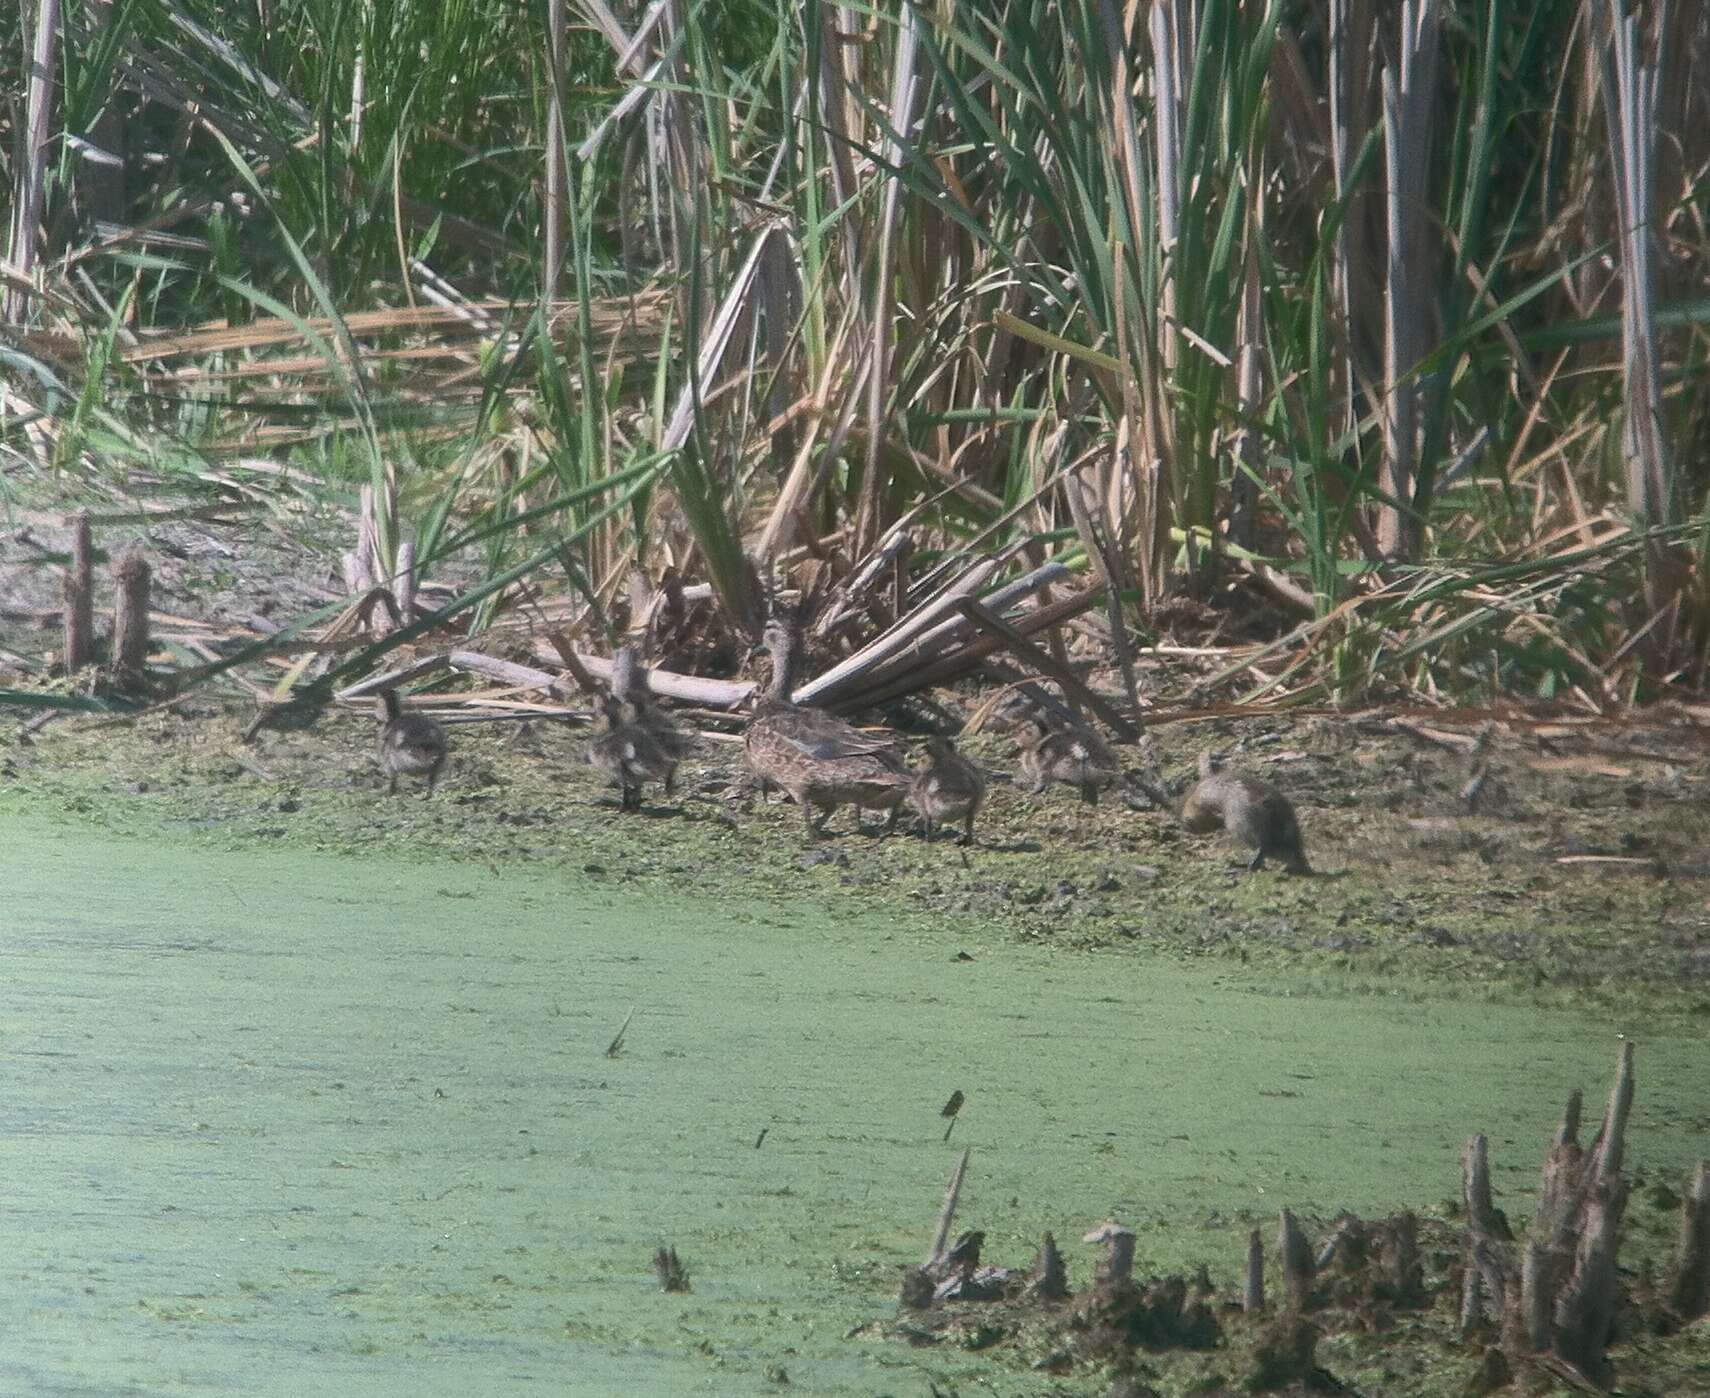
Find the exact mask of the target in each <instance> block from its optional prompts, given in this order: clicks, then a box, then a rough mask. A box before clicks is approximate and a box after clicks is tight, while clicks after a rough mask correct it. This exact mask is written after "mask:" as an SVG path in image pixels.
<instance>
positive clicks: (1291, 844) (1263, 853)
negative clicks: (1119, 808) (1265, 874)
mask: <svg viewBox="0 0 1710 1398" xmlns="http://www.w3.org/2000/svg"><path fill="white" fill-rule="evenodd" d="M1182 824H1183V825H1185V826H1186V827H1187V828H1188V829H1189V830H1191V831H1193V832H1194V833H1195V834H1196V835H1209V834H1210V833H1212V832H1213V831H1216V830H1223V831H1226V832H1228V833H1229V834H1231V835H1233V836H1234V837H1235V838H1236V839H1237V840H1239V841H1241V843H1242V844H1244V845H1248V846H1250V847H1251V848H1252V849H1253V851H1254V854H1253V858H1252V862H1251V863H1249V864H1248V865H1247V867H1248V868H1249V869H1263V868H1264V867H1265V860H1266V859H1267V858H1269V857H1270V856H1272V855H1274V856H1275V857H1276V858H1277V859H1279V860H1280V861H1282V866H1283V869H1284V870H1285V871H1286V872H1288V873H1290V874H1310V873H1311V872H1312V866H1311V865H1310V864H1308V863H1307V862H1306V848H1305V846H1304V845H1303V844H1302V843H1301V839H1300V820H1299V818H1298V817H1297V816H1296V815H1295V813H1294V807H1293V806H1292V805H1290V804H1289V799H1288V797H1286V796H1284V795H1283V794H1282V792H1280V791H1278V790H1277V789H1276V788H1275V787H1274V786H1272V785H1271V784H1270V783H1269V782H1265V781H1260V780H1259V779H1258V778H1257V777H1249V776H1246V775H1245V774H1243V773H1241V772H1225V771H1222V770H1220V768H1219V766H1218V762H1217V759H1216V758H1214V757H1213V756H1212V755H1211V754H1210V753H1209V752H1202V753H1201V754H1200V755H1199V780H1198V781H1197V782H1195V783H1194V785H1193V787H1192V788H1191V789H1190V790H1189V791H1188V794H1187V796H1186V798H1185V799H1184V800H1183V801H1182Z"/></svg>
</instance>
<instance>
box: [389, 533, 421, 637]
mask: <svg viewBox="0 0 1710 1398" xmlns="http://www.w3.org/2000/svg"><path fill="white" fill-rule="evenodd" d="M392 595H393V596H394V597H396V598H397V599H398V615H399V616H400V617H401V618H402V622H403V625H405V626H408V625H409V624H410V623H411V622H412V621H414V620H415V619H416V546H415V544H414V543H412V542H411V541H409V540H407V539H406V540H405V541H404V542H403V543H401V544H399V545H398V571H397V573H396V574H395V575H394V576H393V580H392Z"/></svg>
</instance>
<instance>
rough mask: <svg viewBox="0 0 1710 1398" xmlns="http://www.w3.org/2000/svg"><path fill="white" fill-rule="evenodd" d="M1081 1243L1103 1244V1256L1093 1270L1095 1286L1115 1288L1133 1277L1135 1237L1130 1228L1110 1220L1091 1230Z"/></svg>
mask: <svg viewBox="0 0 1710 1398" xmlns="http://www.w3.org/2000/svg"><path fill="white" fill-rule="evenodd" d="M1083 1241H1084V1242H1088V1243H1103V1244H1104V1256H1103V1257H1101V1258H1099V1260H1098V1266H1097V1267H1096V1268H1094V1270H1093V1281H1094V1282H1095V1283H1096V1284H1100V1285H1104V1286H1115V1285H1117V1284H1119V1283H1121V1282H1125V1281H1127V1280H1128V1279H1129V1278H1130V1277H1132V1276H1133V1275H1134V1243H1135V1236H1134V1230H1133V1229H1132V1228H1125V1227H1123V1226H1122V1224H1120V1223H1118V1222H1116V1221H1115V1220H1114V1219H1111V1220H1109V1221H1107V1222H1105V1223H1102V1224H1100V1225H1099V1226H1098V1227H1097V1228H1095V1229H1093V1231H1092V1232H1090V1233H1088V1234H1087V1235H1086V1237H1085V1238H1084V1239H1083Z"/></svg>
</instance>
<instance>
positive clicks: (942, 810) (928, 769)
mask: <svg viewBox="0 0 1710 1398" xmlns="http://www.w3.org/2000/svg"><path fill="white" fill-rule="evenodd" d="M926 754H927V763H926V766H925V767H923V768H921V770H920V772H919V774H918V775H917V776H916V777H915V779H914V785H913V786H912V787H910V788H909V794H908V799H909V804H910V805H911V806H913V807H914V808H915V810H917V811H919V812H920V816H921V819H922V820H923V821H925V823H926V838H927V839H928V840H930V839H931V838H932V831H933V827H934V826H935V825H937V824H938V823H939V822H940V821H946V820H953V819H955V818H956V817H957V816H961V817H962V820H963V825H962V843H963V844H965V845H971V844H973V843H974V817H975V816H977V815H978V814H979V813H980V807H981V805H982V804H984V802H985V799H986V774H985V773H984V772H982V771H981V770H980V769H979V768H978V767H977V766H976V765H975V764H974V763H972V762H970V761H969V760H968V759H967V758H965V757H963V756H962V754H961V753H959V752H957V751H956V743H955V741H954V740H953V739H951V738H929V739H928V740H927V743H926Z"/></svg>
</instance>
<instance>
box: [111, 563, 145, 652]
mask: <svg viewBox="0 0 1710 1398" xmlns="http://www.w3.org/2000/svg"><path fill="white" fill-rule="evenodd" d="M113 578H114V581H115V583H116V584H117V595H116V597H115V598H114V603H113V668H114V669H115V670H116V671H117V673H118V677H119V681H120V683H121V684H127V685H135V684H139V683H141V681H142V678H143V672H144V671H145V670H146V669H147V667H148V601H149V566H148V560H147V559H146V558H144V557H143V556H142V555H141V554H140V553H137V552H135V551H132V552H130V553H127V554H126V555H125V556H124V557H123V558H121V559H120V560H119V561H118V564H117V566H115V567H114V569H113Z"/></svg>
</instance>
